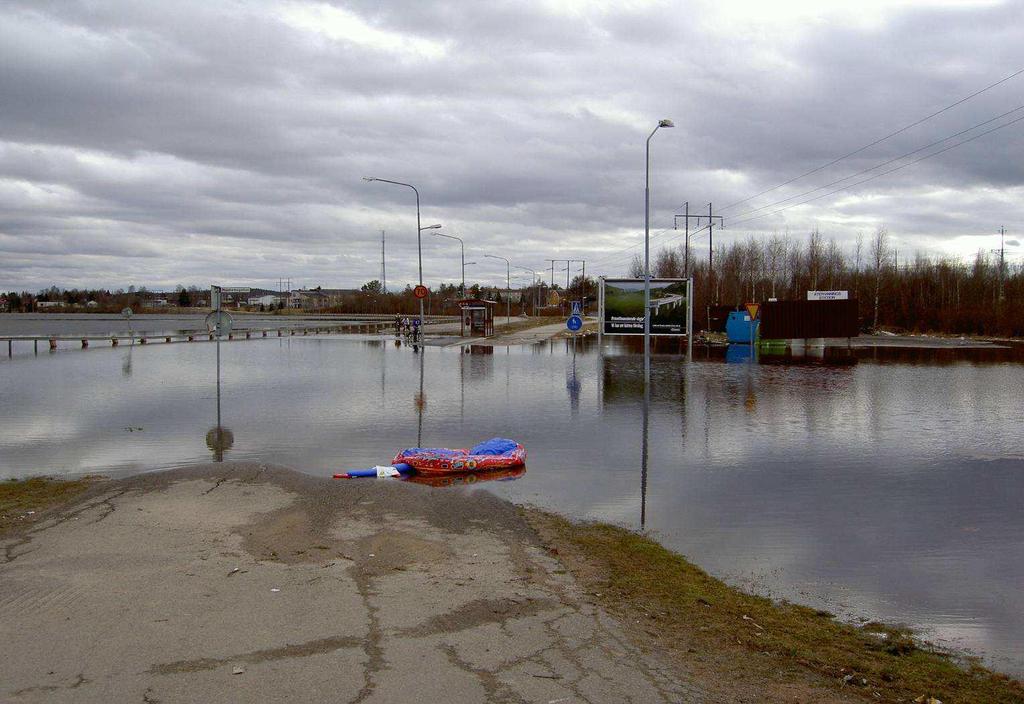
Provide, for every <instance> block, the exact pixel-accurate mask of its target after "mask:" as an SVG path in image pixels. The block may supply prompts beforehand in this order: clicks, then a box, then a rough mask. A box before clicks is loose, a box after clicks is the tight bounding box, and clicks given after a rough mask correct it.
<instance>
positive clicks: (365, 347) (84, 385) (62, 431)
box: [0, 336, 1024, 673]
mask: <svg viewBox="0 0 1024 704" xmlns="http://www.w3.org/2000/svg"><path fill="white" fill-rule="evenodd" d="M215 351H216V345H215V344H214V343H209V342H203V343H195V344H171V345H159V346H154V345H151V346H147V347H135V348H134V349H133V348H131V347H120V348H117V349H110V348H95V349H91V350H67V351H59V352H57V353H54V354H50V353H42V352H41V353H40V354H39V355H38V356H33V355H31V354H27V355H15V357H14V359H11V360H8V359H3V360H2V361H0V400H2V404H0V427H2V429H3V430H2V433H0V477H23V476H29V475H34V474H67V475H78V474H83V473H100V472H101V473H105V474H125V473H133V472H147V471H157V470H161V469H166V468H171V467H177V466H180V465H186V464H191V463H196V462H206V461H210V460H221V459H223V460H255V461H260V462H268V463H276V464H282V465H286V466H289V467H293V468H295V469H298V470H301V471H303V472H308V473H312V474H319V475H329V474H331V473H333V472H336V471H339V470H343V469H350V468H357V467H367V466H371V465H374V464H379V463H387V462H389V461H390V460H391V458H392V456H393V455H394V454H395V453H396V452H397V451H398V450H399V449H401V448H403V447H408V446H415V445H425V446H455V447H462V446H466V445H469V444H472V443H475V442H477V441H480V440H483V439H486V438H489V437H492V436H507V437H512V438H515V439H517V440H519V441H520V442H522V443H523V444H524V445H526V447H527V448H528V450H529V462H528V467H527V470H526V472H525V473H524V474H522V475H521V476H518V477H516V476H502V477H498V478H500V479H503V480H504V481H491V482H487V483H486V484H483V483H482V482H481V483H480V486H485V487H486V488H487V489H488V490H491V491H494V492H496V493H498V494H500V495H502V496H505V497H508V498H509V499H511V500H513V501H517V502H523V503H530V504H534V505H538V506H541V507H544V508H549V509H553V510H556V511H560V512H563V513H566V514H569V515H572V516H577V517H585V518H593V519H600V520H605V521H612V522H615V523H619V524H623V525H628V526H631V527H636V528H640V527H643V528H645V529H647V530H649V531H651V532H652V533H653V534H654V535H655V536H656V537H658V538H659V539H660V540H661V541H662V542H663V543H665V544H666V545H668V546H670V547H672V548H674V549H676V550H678V551H680V552H682V553H683V554H685V555H687V556H689V557H690V558H691V559H693V560H694V561H695V562H696V563H697V564H700V565H701V566H703V567H705V568H707V569H709V570H710V571H711V572H713V573H715V574H716V575H719V576H723V577H725V578H727V579H728V580H729V581H731V582H733V583H736V584H741V585H744V586H747V587H750V588H753V589H756V590H758V591H760V592H762V593H767V594H771V595H772V596H775V597H779V598H789V599H792V600H795V601H800V602H803V603H808V604H812V605H817V606H822V607H824V608H827V609H829V610H831V611H834V612H837V613H840V614H843V615H846V616H855V615H862V616H864V617H868V618H877V619H883V620H895V621H908V622H910V623H911V624H913V625H916V626H919V627H921V628H923V629H924V631H925V635H926V636H928V637H931V638H933V639H936V640H938V641H939V642H941V643H945V644H949V645H954V646H957V647H961V648H968V649H972V650H974V651H975V652H979V653H982V654H984V655H985V656H986V658H987V659H988V661H989V662H991V663H992V664H994V665H995V666H996V667H998V668H1002V669H1004V670H1007V671H1011V672H1015V673H1021V672H1024V593H1022V591H1021V589H1020V585H1021V584H1024V512H1022V511H1021V508H1022V507H1024V429H1022V424H1021V419H1020V399H1021V398H1022V396H1024V365H1022V355H1021V353H1020V350H1019V349H1009V350H1006V349H1002V350H1000V349H989V350H957V349H942V350H927V349H914V350H898V349H881V350H880V349H861V350H830V351H829V353H828V355H827V356H825V357H822V358H818V359H814V358H811V359H805V360H792V359H782V358H762V359H760V360H758V361H756V362H751V361H750V359H749V356H748V350H740V349H734V350H729V351H725V350H718V351H712V352H707V351H701V350H698V351H697V352H696V354H695V356H696V359H695V360H694V362H693V363H689V364H688V363H685V362H683V361H682V360H681V358H680V357H677V356H672V355H667V354H662V355H657V356H655V358H654V361H653V371H652V393H651V401H650V414H649V423H648V424H647V437H646V440H647V443H646V445H647V447H648V452H647V457H646V462H644V456H643V447H644V444H645V443H644V432H643V428H644V424H643V413H642V407H643V402H642V399H643V385H642V358H641V357H640V356H638V355H637V354H635V353H634V352H632V351H631V350H628V349H625V348H623V347H622V346H621V344H620V343H608V342H607V341H606V344H605V345H604V347H603V348H601V347H599V346H598V344H597V341H596V340H594V339H590V340H587V341H586V342H583V341H580V342H578V343H577V344H576V346H575V347H574V345H573V343H572V342H570V341H565V340H561V341H554V342H548V343H544V344H539V345H534V346H530V347H511V348H504V347H499V348H493V347H472V348H462V347H445V348H440V347H428V348H426V349H424V350H413V349H412V348H410V347H408V346H405V345H403V346H396V344H395V341H393V340H390V339H382V338H366V337H356V336H335V337H321V338H281V339H267V340H262V339H261V340H252V341H236V342H232V343H224V344H223V345H221V383H220V385H219V391H220V393H219V402H220V405H219V411H220V417H221V423H220V429H219V430H218V423H217V417H218V384H217V378H216V371H215V370H216V365H215V356H216V355H215ZM513 480H514V481H513ZM365 481H376V480H365ZM455 490H461V489H455Z"/></svg>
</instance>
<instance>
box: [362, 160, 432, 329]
mask: <svg viewBox="0 0 1024 704" xmlns="http://www.w3.org/2000/svg"><path fill="white" fill-rule="evenodd" d="M363 180H364V181H380V182H381V183H390V184H392V185H395V186H405V187H406V188H411V189H412V192H413V193H415V194H416V255H417V259H418V262H419V285H420V286H422V285H423V242H422V239H423V238H422V235H423V231H424V230H432V229H435V228H438V227H441V226H440V225H431V226H430V227H420V192H419V191H418V190H417V189H416V186H414V185H412V184H411V183H402V182H401V181H391V180H390V179H386V178H377V177H375V176H363ZM423 330H424V327H423V299H422V298H421V299H420V332H421V333H422V331H423Z"/></svg>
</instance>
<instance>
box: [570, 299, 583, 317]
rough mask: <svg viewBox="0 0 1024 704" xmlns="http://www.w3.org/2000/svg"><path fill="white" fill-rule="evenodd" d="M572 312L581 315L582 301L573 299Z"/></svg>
mask: <svg viewBox="0 0 1024 704" xmlns="http://www.w3.org/2000/svg"><path fill="white" fill-rule="evenodd" d="M572 314H573V315H583V301H573V302H572Z"/></svg>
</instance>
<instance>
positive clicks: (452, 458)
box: [391, 438, 526, 477]
mask: <svg viewBox="0 0 1024 704" xmlns="http://www.w3.org/2000/svg"><path fill="white" fill-rule="evenodd" d="M391 464H392V465H399V464H407V465H409V466H410V467H412V468H413V469H415V470H416V473H417V474H420V475H423V476H428V477H429V476H439V475H444V474H454V473H465V472H480V471H483V470H488V469H508V468H510V467H522V466H523V465H525V464H526V448H525V447H523V446H522V445H520V444H519V443H517V442H516V441H515V440H506V439H505V438H492V439H490V440H487V441H486V442H482V443H480V444H479V445H474V446H473V447H470V448H468V449H457V450H451V449H448V448H438V447H429V448H424V447H411V448H409V449H407V450H402V451H401V452H399V453H398V454H397V455H395V459H394V460H393V461H392V463H391Z"/></svg>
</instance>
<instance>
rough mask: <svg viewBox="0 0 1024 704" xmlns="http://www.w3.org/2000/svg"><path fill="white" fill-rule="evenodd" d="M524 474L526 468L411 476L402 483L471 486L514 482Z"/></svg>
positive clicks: (434, 485)
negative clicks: (484, 483) (482, 483)
mask: <svg viewBox="0 0 1024 704" xmlns="http://www.w3.org/2000/svg"><path fill="white" fill-rule="evenodd" d="M524 474H526V467H511V468H509V469H487V470H483V471H480V472H461V473H453V474H449V475H446V476H443V477H425V476H423V475H421V474H413V475H411V476H409V477H405V478H404V479H402V481H406V482H410V483H412V484H425V485H427V486H433V487H450V486H472V485H474V484H479V483H481V482H494V481H498V482H509V481H514V480H516V479H519V478H520V477H522V476H523V475H524Z"/></svg>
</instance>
